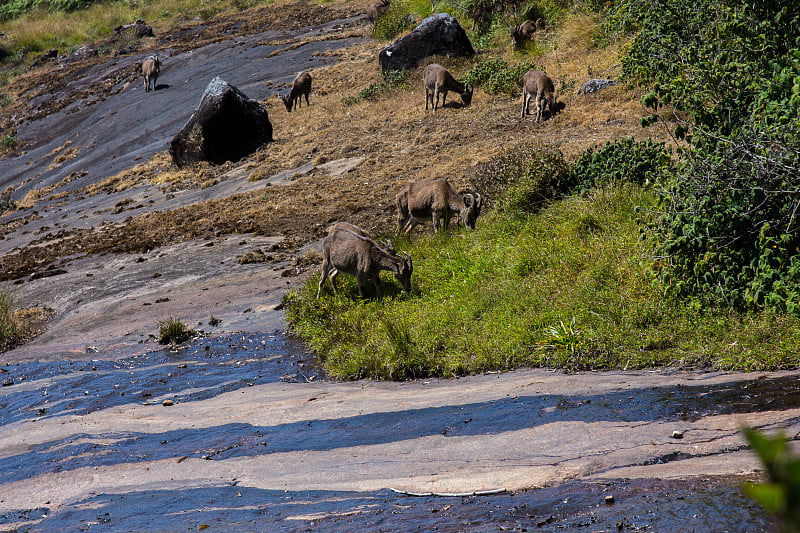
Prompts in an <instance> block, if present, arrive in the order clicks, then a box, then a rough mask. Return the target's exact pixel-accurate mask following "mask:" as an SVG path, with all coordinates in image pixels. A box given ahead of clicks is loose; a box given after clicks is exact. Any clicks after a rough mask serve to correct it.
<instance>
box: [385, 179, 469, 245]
mask: <svg viewBox="0 0 800 533" xmlns="http://www.w3.org/2000/svg"><path fill="white" fill-rule="evenodd" d="M395 204H396V205H397V233H408V232H410V231H411V230H412V229H414V226H416V225H418V224H420V223H423V222H427V221H429V220H430V221H431V222H433V232H434V233H438V232H439V229H440V228H444V230H447V228H449V227H450V218H451V217H452V216H453V215H457V216H458V217H459V219H460V220H461V222H462V223H463V224H464V226H465V227H466V228H468V229H475V220H476V219H477V218H478V215H479V214H480V212H481V205H482V201H481V195H480V194H476V195H474V196H473V195H472V194H465V195H464V196H461V195H460V194H458V193H457V192H456V190H455V189H454V188H453V186H452V185H450V183H449V182H448V181H447V180H423V181H416V182H413V183H409V184H408V185H406V186H405V187H403V188H402V189H400V192H398V193H397V196H396V197H395Z"/></svg>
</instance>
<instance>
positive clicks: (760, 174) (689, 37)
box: [609, 0, 800, 315]
mask: <svg viewBox="0 0 800 533" xmlns="http://www.w3.org/2000/svg"><path fill="white" fill-rule="evenodd" d="M609 20H610V21H611V22H612V23H613V24H614V25H615V28H616V29H617V30H620V31H622V30H633V31H636V32H637V34H636V37H635V39H634V40H633V43H632V44H631V46H630V48H629V50H628V53H627V54H626V56H625V57H624V58H623V61H622V67H623V73H624V76H625V77H626V78H627V79H628V80H631V81H638V82H640V83H646V84H651V88H652V90H650V91H649V92H648V93H647V94H645V96H644V97H643V98H642V103H643V104H644V105H645V106H647V107H649V108H650V109H651V110H652V111H653V114H652V115H651V116H650V117H648V118H645V119H644V120H643V124H644V125H650V124H653V123H655V122H656V121H658V120H661V119H664V120H666V121H669V122H665V123H669V124H673V125H674V134H675V136H676V138H677V139H681V140H684V141H685V142H686V149H685V153H684V157H683V159H684V161H685V163H684V164H682V165H681V166H680V167H679V168H678V169H677V176H676V177H675V179H674V180H671V181H669V182H666V183H665V186H664V187H663V188H662V189H660V196H661V202H660V207H661V216H660V217H659V218H657V219H656V220H655V221H654V223H653V224H651V225H650V226H649V229H650V232H649V234H650V236H651V237H652V238H653V243H654V245H655V247H656V254H657V255H660V256H662V258H663V259H662V260H661V261H660V262H659V263H658V265H659V270H658V271H659V273H660V275H661V276H662V280H663V281H664V282H666V284H667V285H668V286H669V288H670V291H671V292H672V294H674V295H675V296H677V297H680V298H690V299H693V300H695V301H698V302H700V303H702V304H707V305H723V306H728V307H730V308H733V309H737V310H758V309H764V308H773V309H777V310H779V311H786V312H789V313H791V314H794V315H800V289H798V288H797V287H798V282H800V225H798V224H797V222H796V221H797V213H798V202H800V200H799V199H798V198H797V194H796V191H797V190H798V189H800V172H798V171H797V170H796V169H798V168H800V133H798V132H800V4H798V3H797V2H794V1H792V0H776V1H775V2H768V3H758V2H756V3H753V2H749V1H747V0H710V1H707V2H700V3H698V4H697V5H696V6H695V7H694V8H693V9H687V8H686V4H685V2H684V1H683V0H667V1H664V2H656V3H644V2H639V1H637V0H621V1H619V2H618V3H617V6H616V8H615V10H614V14H613V16H612V17H610V19H609Z"/></svg>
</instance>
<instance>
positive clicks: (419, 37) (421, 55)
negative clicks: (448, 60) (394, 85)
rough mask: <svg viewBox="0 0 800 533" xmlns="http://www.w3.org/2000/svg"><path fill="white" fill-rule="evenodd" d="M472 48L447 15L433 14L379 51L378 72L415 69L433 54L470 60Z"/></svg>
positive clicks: (458, 26)
mask: <svg viewBox="0 0 800 533" xmlns="http://www.w3.org/2000/svg"><path fill="white" fill-rule="evenodd" d="M474 54H475V49H474V48H473V47H472V43H471V42H470V41H469V37H467V32H465V31H464V28H462V27H461V25H460V24H459V23H458V21H457V20H456V19H454V18H453V17H451V16H450V15H448V14H447V13H436V14H435V15H431V16H430V17H428V18H426V19H425V20H423V21H422V22H421V23H420V25H419V26H417V27H416V28H415V29H414V31H412V32H411V33H409V34H408V35H405V36H403V37H400V38H399V39H398V40H396V41H395V42H393V43H392V44H390V45H389V46H387V47H386V48H384V49H383V50H381V53H380V54H379V55H378V62H379V63H380V65H381V72H384V73H386V72H388V71H390V70H408V69H414V68H417V66H418V65H419V64H420V62H421V61H422V60H423V59H425V58H426V57H429V56H432V55H443V56H455V57H469V56H472V55H474Z"/></svg>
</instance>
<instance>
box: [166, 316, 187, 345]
mask: <svg viewBox="0 0 800 533" xmlns="http://www.w3.org/2000/svg"><path fill="white" fill-rule="evenodd" d="M194 335H196V333H195V331H194V330H193V329H190V328H189V327H188V326H187V325H186V324H184V323H183V322H181V321H180V320H179V319H177V318H168V319H167V320H164V321H163V322H159V323H158V342H159V344H179V343H181V342H185V341H187V340H189V339H190V338H192V337H193V336H194Z"/></svg>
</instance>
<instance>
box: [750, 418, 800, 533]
mask: <svg viewBox="0 0 800 533" xmlns="http://www.w3.org/2000/svg"><path fill="white" fill-rule="evenodd" d="M742 432H743V433H744V436H745V438H746V439H747V442H748V443H750V447H751V448H752V449H753V451H754V452H755V453H756V455H757V456H758V458H759V459H760V460H761V464H762V465H763V466H764V470H765V471H766V474H767V482H766V483H748V484H746V485H745V486H744V489H745V492H746V493H747V494H748V495H749V496H750V497H751V498H753V499H754V500H756V501H757V502H758V503H760V504H761V506H762V507H764V509H766V510H767V511H768V512H770V513H772V514H773V515H775V516H776V518H777V519H778V524H777V525H778V531H780V532H781V533H793V532H796V531H800V457H797V456H796V455H794V454H792V451H791V449H790V448H789V444H788V442H787V440H786V435H785V434H783V433H780V434H778V435H777V436H775V437H770V436H768V435H765V434H763V433H761V432H759V431H756V430H754V429H752V428H744V429H743V430H742Z"/></svg>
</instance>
